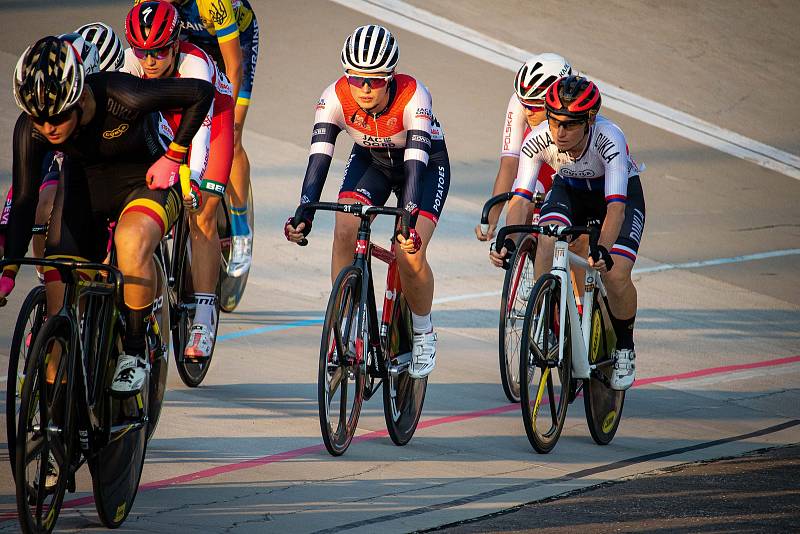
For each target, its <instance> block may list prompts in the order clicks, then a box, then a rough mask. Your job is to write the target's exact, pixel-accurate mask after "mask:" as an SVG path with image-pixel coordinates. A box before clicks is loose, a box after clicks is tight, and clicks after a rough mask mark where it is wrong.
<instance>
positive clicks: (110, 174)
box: [0, 37, 214, 395]
mask: <svg viewBox="0 0 800 534" xmlns="http://www.w3.org/2000/svg"><path fill="white" fill-rule="evenodd" d="M14 96H15V98H16V101H17V104H18V105H19V107H20V108H21V109H22V110H23V113H22V114H21V115H20V117H19V119H17V123H16V125H15V127H14V163H13V188H14V199H13V204H12V208H11V214H10V219H9V224H8V235H7V241H6V251H5V253H6V256H7V257H9V258H15V257H20V256H23V255H24V254H25V252H26V250H27V248H28V243H29V241H30V236H31V225H32V223H33V215H34V211H35V210H34V207H35V206H36V201H37V196H38V178H39V166H40V164H41V161H42V158H43V156H44V154H45V153H46V152H47V151H48V150H54V149H56V148H58V149H59V150H61V151H62V152H63V153H64V154H65V155H66V158H65V160H64V166H63V168H62V178H61V182H60V184H59V191H58V193H57V195H56V203H55V206H54V210H53V216H52V219H51V225H50V230H49V233H48V236H47V244H46V249H45V255H46V256H47V257H50V258H78V259H86V260H90V261H102V260H103V259H104V257H105V255H106V248H107V240H108V232H107V226H108V223H109V221H114V220H118V223H117V227H116V232H115V237H114V243H115V245H116V249H117V257H118V266H119V268H120V270H121V271H122V273H123V275H124V277H125V292H124V298H125V304H126V307H127V310H126V316H127V317H126V319H127V320H126V332H125V336H124V339H123V349H124V354H122V355H120V358H119V361H118V364H117V371H116V373H115V377H114V381H113V382H112V386H111V389H112V392H115V393H117V394H119V395H131V394H135V393H137V392H138V391H139V389H140V388H141V385H142V383H143V382H144V379H145V378H146V373H147V369H148V364H147V361H146V359H145V358H144V349H145V339H144V334H145V321H146V320H147V318H148V317H149V315H150V314H151V312H152V304H153V299H154V294H155V288H154V280H155V273H154V264H153V262H152V256H153V253H154V251H155V249H156V246H157V245H158V243H159V241H160V239H161V237H162V236H163V235H164V233H165V232H166V230H167V229H168V228H169V227H170V226H171V224H172V223H173V222H174V220H175V218H176V215H177V212H178V207H179V204H180V202H181V200H180V195H179V193H178V192H177V191H176V190H175V187H173V186H175V184H176V183H178V181H179V180H178V169H179V167H180V165H181V163H183V161H184V160H185V158H186V153H187V150H188V148H187V147H188V146H189V143H190V142H191V140H192V137H193V136H194V134H195V133H196V132H197V130H198V129H199V128H200V126H201V125H202V122H203V120H204V119H205V117H206V115H207V113H208V111H209V109H210V106H211V102H212V99H213V96H214V88H213V86H212V85H211V84H210V83H208V82H206V81H203V80H198V79H190V78H186V79H175V78H170V79H159V80H143V79H140V78H136V77H134V76H130V75H128V74H124V73H117V72H103V73H97V74H93V75H90V76H87V77H85V79H84V71H83V65H82V64H81V62H80V59H79V58H78V56H77V54H76V53H75V49H74V48H73V47H72V46H71V45H70V44H69V43H67V42H66V41H64V40H61V39H58V38H56V37H45V38H43V39H40V40H39V41H37V42H36V43H35V44H34V45H33V46H32V47H30V48H29V49H28V50H26V51H25V53H23V55H22V57H21V58H20V60H19V62H18V63H17V67H16V70H15V73H14ZM169 109H180V110H182V120H181V123H180V126H179V127H178V129H177V131H176V132H175V136H174V139H173V140H172V142H169V144H167V140H165V139H164V138H163V136H162V132H166V131H168V130H167V129H162V124H161V121H162V120H163V119H162V118H161V115H160V114H159V113H158V111H159V110H169ZM15 275H16V272H15V269H14V268H6V269H5V270H4V272H3V275H2V277H1V278H0V296H5V295H7V294H8V293H9V292H10V291H11V289H13V286H14V283H13V281H14V276H15ZM45 280H46V282H57V281H58V274H57V273H56V272H53V271H46V272H45ZM58 286H59V284H52V283H48V297H49V301H50V302H52V303H56V302H60V300H59V299H58V295H59V287H58Z"/></svg>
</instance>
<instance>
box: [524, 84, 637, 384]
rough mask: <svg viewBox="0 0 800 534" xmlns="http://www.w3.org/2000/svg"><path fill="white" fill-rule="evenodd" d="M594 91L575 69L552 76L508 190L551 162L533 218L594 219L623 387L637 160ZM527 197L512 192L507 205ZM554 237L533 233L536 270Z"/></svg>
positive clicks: (630, 358) (543, 265)
mask: <svg viewBox="0 0 800 534" xmlns="http://www.w3.org/2000/svg"><path fill="white" fill-rule="evenodd" d="M601 102H602V98H601V95H600V90H599V89H598V88H597V86H596V85H595V84H594V83H593V82H591V81H589V80H587V79H586V78H584V77H581V76H569V77H565V78H560V79H559V80H558V81H556V82H555V83H554V84H553V85H551V86H550V88H549V89H548V91H547V96H546V99H545V106H546V108H547V123H546V124H541V125H539V126H537V127H536V128H534V129H533V130H532V131H531V132H530V133H529V134H528V135H527V137H526V138H525V141H524V142H523V144H522V147H523V148H522V152H523V156H522V157H521V161H520V165H519V172H518V174H517V179H516V181H515V182H514V189H515V190H523V191H534V190H535V189H536V187H537V186H536V181H537V179H536V176H537V175H538V172H539V168H540V167H541V165H542V164H543V163H547V164H549V165H550V166H551V167H553V168H554V169H556V172H557V174H556V175H555V177H554V179H553V186H552V188H551V189H550V192H549V193H548V194H547V197H546V198H545V202H544V205H543V206H542V210H541V217H540V219H539V224H556V225H567V226H572V225H577V226H581V225H585V224H586V223H587V222H588V221H590V220H599V221H602V227H601V230H600V241H599V249H600V253H601V258H600V259H599V261H597V262H595V261H593V259H592V258H589V264H590V265H593V266H594V268H596V269H597V270H598V271H599V272H600V274H601V276H602V277H603V282H604V283H605V287H606V289H607V291H608V296H609V307H610V312H611V315H612V317H611V322H612V324H613V326H614V331H615V333H616V336H617V345H616V350H615V351H614V359H615V364H614V372H613V373H612V376H611V387H612V388H614V389H619V390H624V389H627V388H629V387H630V386H631V385H632V384H633V380H634V377H635V370H636V369H635V363H634V361H635V352H634V344H633V325H634V321H635V319H636V288H635V287H634V285H633V282H632V280H631V271H632V270H633V264H634V262H635V261H636V254H637V251H638V250H639V244H640V242H641V239H642V232H643V231H644V222H645V203H644V193H643V192H642V184H641V180H640V179H639V172H640V169H639V166H638V165H637V164H636V162H635V161H634V160H633V158H631V156H630V154H629V151H628V145H627V142H626V140H625V134H623V133H622V130H621V129H620V128H619V126H617V125H616V124H614V123H613V122H611V121H610V120H608V119H606V118H605V117H602V116H600V115H598V114H597V113H598V111H599V110H600V105H601ZM525 203H528V200H527V199H526V198H524V197H521V196H517V197H514V198H513V199H512V200H511V202H510V204H511V206H510V207H509V212H511V210H513V209H515V207H517V206H515V205H522V208H525V206H524V204H525ZM554 242H555V238H552V237H544V236H540V237H539V244H538V247H537V249H536V261H535V271H536V276H537V277H539V276H541V275H542V274H544V273H546V272H548V271H549V270H550V267H551V265H552V258H553V247H554Z"/></svg>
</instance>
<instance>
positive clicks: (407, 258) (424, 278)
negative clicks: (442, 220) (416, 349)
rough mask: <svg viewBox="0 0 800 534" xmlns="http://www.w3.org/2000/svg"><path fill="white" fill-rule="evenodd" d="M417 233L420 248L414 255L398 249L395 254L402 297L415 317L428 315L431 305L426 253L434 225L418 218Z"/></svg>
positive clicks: (428, 266)
mask: <svg viewBox="0 0 800 534" xmlns="http://www.w3.org/2000/svg"><path fill="white" fill-rule="evenodd" d="M416 229H417V233H418V234H419V237H420V239H421V240H422V247H420V249H419V250H418V251H417V253H416V254H406V253H405V252H403V251H401V250H400V249H399V247H395V251H396V253H397V266H398V268H399V272H400V283H401V284H402V287H403V295H405V297H406V300H407V301H408V306H409V308H411V312H412V313H414V314H415V315H428V314H429V313H431V305H432V304H433V287H434V280H433V271H432V270H431V266H430V265H429V264H428V258H427V256H426V252H427V250H428V243H430V241H431V238H432V237H433V232H434V231H435V230H436V224H434V222H433V221H432V220H430V219H428V218H427V217H419V219H417V225H416Z"/></svg>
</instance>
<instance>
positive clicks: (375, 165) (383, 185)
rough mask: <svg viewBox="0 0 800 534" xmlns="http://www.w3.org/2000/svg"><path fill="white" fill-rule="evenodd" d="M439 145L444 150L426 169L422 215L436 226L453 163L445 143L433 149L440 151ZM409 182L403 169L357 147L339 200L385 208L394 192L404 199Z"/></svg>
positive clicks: (437, 152)
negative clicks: (353, 200)
mask: <svg viewBox="0 0 800 534" xmlns="http://www.w3.org/2000/svg"><path fill="white" fill-rule="evenodd" d="M438 143H442V144H441V149H440V150H436V151H435V152H433V153H432V154H431V155H430V158H429V160H428V166H427V167H425V172H424V174H423V182H422V201H421V202H420V206H419V215H421V216H422V217H427V218H428V219H430V220H432V221H433V222H434V223H437V222H439V217H440V216H441V214H442V208H444V202H445V200H447V192H448V191H449V190H450V160H449V159H448V157H447V149H446V148H444V142H441V141H434V144H433V149H434V150H435V149H436V148H437V145H438ZM405 181H406V178H405V170H404V169H403V165H398V166H394V167H388V166H386V165H382V164H381V163H379V162H377V161H375V159H374V158H373V157H372V155H371V151H370V149H368V148H364V147H362V146H360V145H353V150H352V152H350V158H349V159H348V161H347V167H346V168H345V170H344V179H343V180H342V187H341V188H340V189H339V199H343V198H353V199H356V200H358V201H359V202H363V203H365V204H370V205H375V206H383V205H385V204H386V201H387V200H389V195H390V194H391V193H392V192H394V193H395V195H397V196H398V198H400V197H401V196H402V189H403V186H404V185H405Z"/></svg>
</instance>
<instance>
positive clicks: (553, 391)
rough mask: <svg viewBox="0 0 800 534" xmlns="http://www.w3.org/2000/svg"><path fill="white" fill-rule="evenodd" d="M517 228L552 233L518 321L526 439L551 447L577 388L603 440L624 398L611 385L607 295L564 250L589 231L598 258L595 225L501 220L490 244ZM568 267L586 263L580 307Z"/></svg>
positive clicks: (612, 339) (540, 448)
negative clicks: (545, 267)
mask: <svg viewBox="0 0 800 534" xmlns="http://www.w3.org/2000/svg"><path fill="white" fill-rule="evenodd" d="M516 232H536V233H538V234H540V235H546V236H551V237H555V238H556V242H555V249H554V252H553V267H552V269H551V271H550V272H549V273H548V274H544V275H542V276H541V277H539V279H538V280H537V281H536V284H535V285H534V287H533V290H532V291H531V294H530V297H529V298H528V304H527V308H526V310H525V320H524V322H523V326H522V342H521V346H520V371H519V377H520V386H521V387H520V397H521V408H522V419H523V423H524V425H525V432H526V434H527V435H528V441H530V443H531V445H532V446H533V448H534V449H535V450H536V451H537V452H539V453H548V452H550V451H551V450H552V449H553V447H555V445H556V443H557V442H558V438H559V437H560V435H561V431H562V429H563V428H564V422H565V420H566V416H567V407H568V405H569V404H570V403H571V402H572V401H573V400H575V398H577V396H578V394H579V393H580V392H581V390H582V392H583V403H584V408H585V414H586V422H587V425H588V427H589V433H590V434H591V435H592V438H593V439H594V441H595V442H596V443H597V444H599V445H607V444H608V443H610V442H611V440H612V439H613V438H614V435H615V434H616V432H617V428H618V427H619V423H620V419H621V417H622V407H623V405H624V402H625V392H624V391H616V390H613V389H611V382H610V376H611V373H612V372H613V365H614V359H613V352H614V346H615V343H616V336H615V334H614V329H613V326H612V323H611V318H610V317H611V316H610V314H609V311H608V310H609V305H608V295H607V293H606V289H605V287H604V285H603V280H602V278H601V277H600V276H599V274H598V272H597V271H596V270H595V269H593V268H591V267H589V263H588V262H587V261H586V260H585V259H583V258H581V257H580V256H578V255H576V254H574V253H572V252H570V251H569V246H568V243H567V240H568V239H569V238H570V237H578V236H581V235H588V236H589V250H590V254H591V255H592V257H593V258H596V259H599V252H598V250H597V240H598V238H599V236H600V229H599V226H596V225H590V226H588V227H578V226H566V227H565V226H556V225H549V226H534V225H512V226H507V227H505V228H503V229H501V230H500V232H499V233H498V238H497V245H496V247H502V242H503V240H504V239H505V236H507V235H508V234H511V233H516ZM570 267H573V268H574V267H579V268H583V269H585V271H586V272H585V277H584V294H583V305H582V313H581V314H579V312H578V309H579V304H578V298H577V297H576V295H575V292H574V291H573V290H572V283H571V278H570Z"/></svg>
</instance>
